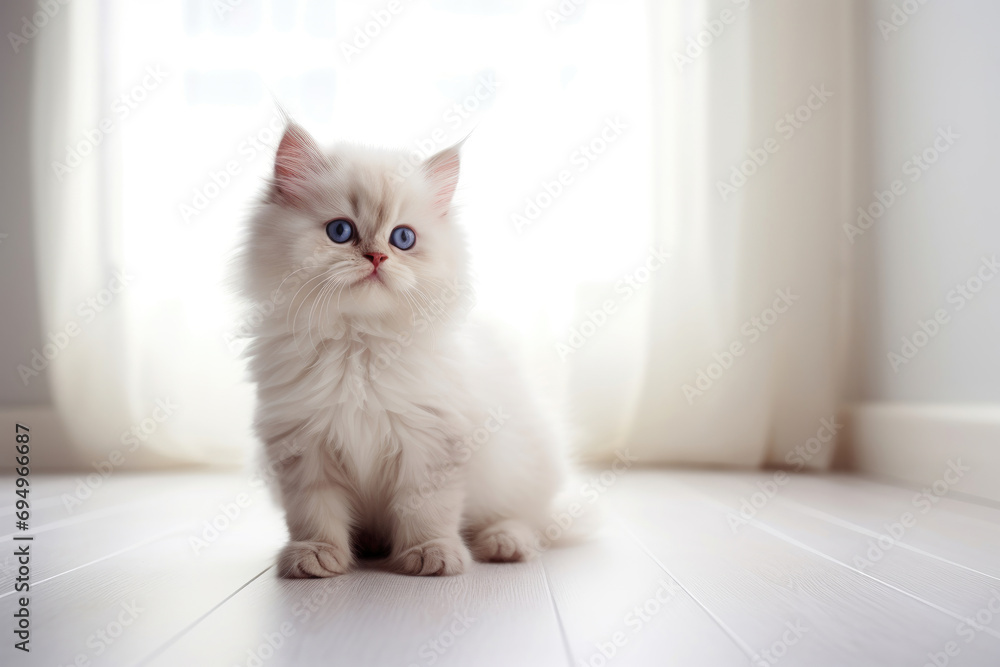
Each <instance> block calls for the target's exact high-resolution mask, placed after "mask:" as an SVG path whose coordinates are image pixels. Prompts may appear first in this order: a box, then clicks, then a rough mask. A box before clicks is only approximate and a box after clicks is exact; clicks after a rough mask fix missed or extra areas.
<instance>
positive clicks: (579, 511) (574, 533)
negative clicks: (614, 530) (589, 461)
mask: <svg viewBox="0 0 1000 667" xmlns="http://www.w3.org/2000/svg"><path fill="white" fill-rule="evenodd" d="M587 489H588V487H587V485H586V484H585V483H584V482H583V481H582V480H581V479H580V478H579V477H578V476H577V475H575V474H574V475H573V476H572V477H571V479H570V480H569V481H568V482H567V483H566V484H565V485H564V486H563V488H562V490H561V491H560V492H559V493H558V494H556V497H555V498H554V499H553V500H552V504H551V509H550V512H549V517H548V518H549V520H548V522H547V523H546V525H545V526H544V527H543V528H542V529H540V530H539V531H538V535H537V537H538V547H539V549H540V550H541V551H545V550H547V549H551V548H556V547H564V546H571V545H574V544H580V543H582V542H586V541H588V540H590V539H591V538H593V537H594V536H595V535H596V534H597V533H598V532H599V531H600V529H601V527H602V526H603V525H604V521H605V511H604V505H603V504H602V503H601V502H599V498H598V497H596V496H595V495H594V494H588V493H587Z"/></svg>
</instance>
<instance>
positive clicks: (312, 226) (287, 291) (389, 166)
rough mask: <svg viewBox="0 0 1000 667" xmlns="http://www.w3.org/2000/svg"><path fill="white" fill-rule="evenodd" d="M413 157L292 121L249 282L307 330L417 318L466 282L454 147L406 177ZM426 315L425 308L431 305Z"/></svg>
mask: <svg viewBox="0 0 1000 667" xmlns="http://www.w3.org/2000/svg"><path fill="white" fill-rule="evenodd" d="M408 165H409V163H408V162H406V161H405V155H404V154H402V153H399V152H392V151H380V150H374V149H368V148H362V147H358V146H348V145H339V146H336V147H334V149H333V150H331V151H329V152H324V151H322V150H320V148H319V147H318V146H317V145H316V142H315V141H314V140H313V138H312V137H311V136H310V135H309V134H308V133H307V132H306V131H305V130H303V129H302V128H301V127H299V126H298V125H295V124H294V123H292V124H289V126H288V127H287V128H286V130H285V133H284V136H283V137H282V139H281V143H280V145H279V147H278V152H277V155H276V157H275V164H274V176H273V180H272V182H271V184H270V187H269V190H268V194H267V197H266V199H265V202H264V206H263V207H262V208H261V210H260V211H259V212H258V213H257V215H256V216H255V217H254V219H253V220H252V221H251V225H250V229H249V237H248V239H247V243H246V247H245V250H244V254H243V271H242V274H243V278H242V283H243V284H242V287H243V290H244V293H245V294H246V295H247V296H249V297H250V298H251V299H252V300H253V301H254V302H256V303H261V302H264V301H266V300H271V301H272V302H274V303H276V304H280V305H281V306H282V307H280V308H277V309H276V313H278V314H284V315H287V318H286V321H287V322H288V323H290V324H292V325H293V326H294V327H295V330H296V331H298V330H301V328H302V327H308V328H310V329H313V330H318V331H320V332H322V330H323V329H324V327H326V328H327V330H329V323H330V322H332V321H336V320H337V319H338V318H339V319H341V320H351V321H356V322H358V323H359V324H362V325H363V324H365V323H366V322H367V323H369V324H372V325H377V324H379V323H395V324H398V323H410V322H412V321H413V319H414V318H415V317H419V316H420V315H421V311H423V310H426V309H433V308H434V307H436V306H439V305H440V303H441V301H440V299H441V297H442V295H444V294H452V295H453V294H454V291H455V289H456V286H459V287H460V286H461V285H464V284H465V283H466V279H465V276H466V265H467V255H466V250H465V245H464V240H463V237H462V234H461V232H460V230H459V229H458V228H457V227H456V226H455V224H454V222H453V220H452V218H451V203H452V196H453V195H454V192H455V186H456V185H457V182H458V171H459V156H458V147H457V146H456V147H453V148H448V149H445V150H444V151H442V152H440V153H438V154H437V155H434V156H432V157H430V158H428V159H427V160H425V161H424V162H423V163H421V164H420V165H419V166H417V167H416V168H413V169H410V170H409V171H411V172H412V173H409V174H408V175H406V176H404V175H403V174H401V173H400V172H401V171H403V170H402V169H401V166H402V167H406V166H408ZM424 314H426V313H424Z"/></svg>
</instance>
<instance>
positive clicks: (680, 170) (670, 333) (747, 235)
mask: <svg viewBox="0 0 1000 667" xmlns="http://www.w3.org/2000/svg"><path fill="white" fill-rule="evenodd" d="M651 7H653V8H654V17H653V20H652V22H651V23H652V31H653V35H654V37H653V41H654V45H655V47H654V55H653V60H654V62H655V63H656V66H657V70H656V74H655V81H654V89H655V90H656V91H657V95H658V97H657V107H658V109H659V114H658V118H659V120H660V123H659V125H658V127H657V132H656V133H655V135H654V136H655V145H656V153H657V167H656V183H657V187H656V196H657V214H656V215H657V218H656V225H655V229H656V241H655V243H657V244H659V245H664V246H666V247H667V248H669V250H670V252H671V256H672V259H671V262H670V263H669V264H668V266H667V268H666V270H664V271H660V272H657V273H656V274H655V275H654V276H653V277H652V278H651V280H650V289H649V290H648V294H646V295H645V296H647V297H648V301H647V302H646V306H647V314H646V318H645V320H644V321H643V322H642V323H641V324H639V325H638V326H639V327H641V329H642V330H643V331H645V336H644V342H643V343H642V349H643V350H644V352H645V354H644V355H643V359H642V362H641V367H636V369H635V375H636V376H638V377H641V380H640V381H639V383H638V386H637V388H636V389H635V393H634V395H635V396H636V399H635V404H634V407H633V408H632V409H631V411H630V413H629V416H628V417H624V418H623V421H622V422H621V428H620V430H619V431H618V433H619V439H620V441H621V442H623V443H627V444H629V445H630V446H631V447H632V452H633V454H636V455H639V456H641V457H642V458H643V459H644V460H648V461H663V462H681V463H709V464H724V465H751V466H752V465H758V464H761V463H764V462H768V463H775V464H782V465H788V464H789V463H791V464H792V465H796V466H798V465H800V464H802V463H804V464H806V465H809V466H811V467H824V466H826V465H828V464H829V461H830V456H831V454H832V449H833V444H834V438H832V437H831V436H832V435H833V432H834V431H836V430H838V426H837V425H836V423H835V419H834V417H835V413H836V409H837V403H838V398H839V388H840V386H841V378H840V376H841V369H842V368H843V366H844V363H843V362H844V354H845V351H846V345H847V340H846V331H847V328H846V322H845V317H846V314H847V310H846V308H845V303H844V301H845V298H846V294H847V279H848V275H849V274H848V271H847V267H846V266H845V264H844V257H845V256H846V253H845V244H844V238H843V236H842V232H841V225H842V224H843V221H844V220H847V219H848V217H849V197H850V194H851V192H852V190H853V183H852V178H853V176H852V161H853V153H852V135H853V131H852V117H853V116H852V114H853V109H854V93H853V84H854V81H853V67H854V65H853V49H854V44H853V40H852V35H853V20H854V19H853V12H852V3H847V2H834V1H830V2H824V1H816V2H795V1H792V0H772V1H770V2H752V3H748V2H742V0H737V1H732V2H731V1H729V0H724V1H718V2H714V1H713V2H686V3H652V4H651ZM782 311H784V312H782ZM626 335H629V334H623V335H622V336H620V337H619V340H617V341H608V345H609V348H610V346H616V345H617V346H619V347H620V348H622V349H624V348H625V347H626V346H627V345H629V344H635V343H634V342H631V343H629V342H627V341H626ZM605 354H607V355H610V354H612V350H611V349H607V350H606V351H605ZM600 356H601V355H600V354H598V355H597V362H598V363H600V362H601V360H600ZM632 356H634V357H638V356H639V355H638V353H632ZM588 370H589V369H581V370H580V376H581V378H582V377H584V376H586V375H587V374H588ZM581 382H582V380H581ZM596 409H598V406H597V405H593V406H589V408H588V409H587V410H584V411H582V414H592V410H596Z"/></svg>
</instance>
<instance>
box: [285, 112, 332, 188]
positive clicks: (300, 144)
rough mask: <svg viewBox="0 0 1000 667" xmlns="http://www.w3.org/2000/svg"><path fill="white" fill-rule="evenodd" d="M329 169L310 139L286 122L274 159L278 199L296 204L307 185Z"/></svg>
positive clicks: (327, 161)
mask: <svg viewBox="0 0 1000 667" xmlns="http://www.w3.org/2000/svg"><path fill="white" fill-rule="evenodd" d="M330 167H331V163H330V160H329V159H328V158H327V157H326V156H325V155H323V151H321V150H320V148H319V146H318V145H317V144H316V141H315V140H314V139H313V138H312V136H311V135H310V134H309V133H308V132H306V131H305V130H304V129H302V128H301V127H299V126H298V125H296V124H295V123H294V122H291V121H290V122H289V123H288V126H287V127H286V128H285V134H284V135H283V136H282V137H281V143H280V144H278V154H277V155H276V156H275V158H274V187H275V191H276V194H277V196H278V199H279V200H280V201H282V202H285V203H288V204H292V205H295V204H298V203H300V202H301V201H302V199H303V197H304V195H305V187H306V185H307V184H308V183H309V181H310V180H311V179H313V178H315V177H316V176H317V175H319V174H322V173H323V172H324V171H326V170H328V169H329V168H330Z"/></svg>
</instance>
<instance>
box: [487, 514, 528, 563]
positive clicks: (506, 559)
mask: <svg viewBox="0 0 1000 667" xmlns="http://www.w3.org/2000/svg"><path fill="white" fill-rule="evenodd" d="M533 541H534V540H533V536H532V534H531V529H530V528H528V527H527V526H526V525H524V524H523V523H521V522H519V521H513V520H507V521H498V522H497V523H495V524H493V525H492V526H489V527H487V528H484V529H483V530H481V531H479V532H478V533H476V535H475V537H473V539H472V543H471V545H470V546H471V547H472V554H473V555H474V556H475V557H476V560H478V561H480V562H484V563H517V562H521V561H525V560H531V559H532V558H534V557H535V555H536V553H537V552H536V550H535V547H534V546H533Z"/></svg>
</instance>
